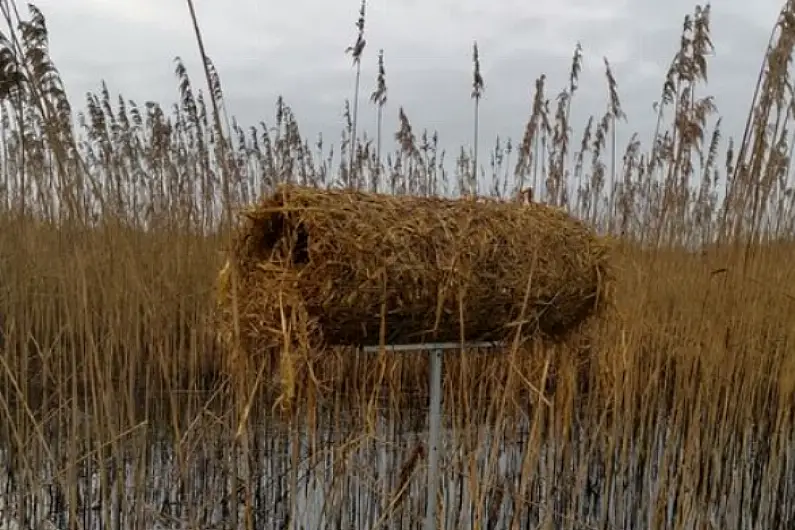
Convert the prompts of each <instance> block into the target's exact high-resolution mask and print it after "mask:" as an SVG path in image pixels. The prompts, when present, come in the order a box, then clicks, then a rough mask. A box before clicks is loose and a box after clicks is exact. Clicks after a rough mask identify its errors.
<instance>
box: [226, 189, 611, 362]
mask: <svg viewBox="0 0 795 530" xmlns="http://www.w3.org/2000/svg"><path fill="white" fill-rule="evenodd" d="M242 218H243V219H242V220H243V223H242V225H241V226H240V228H239V233H238V234H237V236H236V239H235V241H234V244H233V248H232V252H231V255H230V258H229V261H228V263H227V267H225V270H224V272H223V273H222V275H221V276H222V278H221V280H222V281H223V282H225V283H224V285H226V284H228V275H229V274H236V276H237V278H238V282H239V283H238V285H239V291H238V308H239V315H240V323H241V335H242V339H243V342H244V344H245V346H246V349H249V348H266V347H269V346H278V345H279V344H281V343H283V340H284V335H285V333H288V332H289V333H291V334H292V335H296V334H297V335H302V337H297V338H298V339H299V340H301V341H302V342H303V343H305V344H313V345H315V346H320V345H324V346H336V345H347V346H364V345H376V344H380V342H381V340H383V342H384V343H385V344H406V343H417V342H431V341H433V342H441V341H461V340H465V341H482V340H498V341H499V340H505V339H511V338H512V337H513V335H514V333H515V332H516V325H517V323H519V322H521V323H522V334H523V335H525V336H527V335H534V334H535V335H542V336H544V337H546V338H551V339H559V338H561V337H562V336H564V335H565V334H566V333H567V332H569V331H571V330H572V329H574V328H576V327H578V326H579V325H580V324H581V323H582V322H583V321H585V320H586V319H588V318H589V317H591V316H593V315H595V314H597V313H598V312H599V311H600V309H601V308H602V307H603V306H604V304H605V303H606V300H605V296H604V294H605V291H604V287H605V285H606V284H607V283H608V282H611V281H612V276H611V273H610V269H609V250H608V249H609V247H608V245H607V244H606V243H605V242H603V241H602V240H601V239H600V238H598V237H597V236H596V235H595V234H594V233H593V232H592V231H591V230H590V229H589V228H588V227H587V226H585V225H584V224H582V223H581V222H579V221H578V220H576V219H574V218H572V217H570V216H569V215H567V214H566V213H564V212H562V211H560V210H558V209H556V208H552V207H548V206H545V205H542V204H532V203H531V204H528V205H522V204H518V203H513V202H504V201H497V200H486V201H477V202H476V201H468V200H453V199H445V198H439V197H414V196H392V195H382V194H372V193H363V192H357V191H347V190H344V191H343V190H323V189H317V188H306V187H297V186H282V187H280V188H279V189H277V191H276V192H274V193H273V194H272V195H270V196H268V197H266V198H264V199H263V200H262V201H261V202H260V203H259V204H257V205H256V206H254V207H252V208H249V209H248V210H246V211H244V212H243V216H242ZM230 304H231V298H230V296H229V289H228V288H222V290H221V297H220V306H221V310H222V314H223V317H222V320H223V323H222V324H223V325H224V326H226V329H227V330H228V329H231V321H230V319H231V315H232V312H231V309H230Z"/></svg>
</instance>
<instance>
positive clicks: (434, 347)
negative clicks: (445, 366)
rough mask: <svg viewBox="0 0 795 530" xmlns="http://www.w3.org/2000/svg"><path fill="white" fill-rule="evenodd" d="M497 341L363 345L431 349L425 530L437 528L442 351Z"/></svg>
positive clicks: (493, 345) (369, 350) (368, 348)
mask: <svg viewBox="0 0 795 530" xmlns="http://www.w3.org/2000/svg"><path fill="white" fill-rule="evenodd" d="M499 346H500V343H498V342H470V343H465V344H461V343H457V342H442V343H435V344H427V343H426V344H394V345H385V346H384V347H383V348H382V347H381V346H364V347H363V348H362V349H363V351H364V352H366V353H378V352H380V351H390V352H393V353H400V352H409V351H428V352H429V354H428V358H429V360H430V370H429V371H428V372H429V374H428V379H429V381H428V382H429V384H430V403H429V404H428V423H429V433H428V495H427V503H428V506H427V508H426V512H425V530H436V497H437V492H438V490H439V446H440V444H441V442H440V441H439V438H440V436H441V429H442V353H443V352H444V350H459V351H460V350H462V349H463V348H467V347H468V348H497V347H499Z"/></svg>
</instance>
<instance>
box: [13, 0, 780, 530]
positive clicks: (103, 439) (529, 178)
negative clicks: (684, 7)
mask: <svg viewBox="0 0 795 530" xmlns="http://www.w3.org/2000/svg"><path fill="white" fill-rule="evenodd" d="M0 7H2V12H3V13H4V14H8V18H7V21H8V25H9V27H8V28H7V31H6V33H5V35H6V36H5V37H4V38H2V39H0V70H1V71H2V72H3V74H4V80H5V82H4V83H2V84H0V136H2V140H3V142H2V145H3V149H2V150H0V326H1V327H0V332H1V334H0V350H2V355H0V418H2V419H3V421H2V422H0V442H1V445H0V462H2V465H0V468H2V469H4V470H6V471H5V473H4V474H3V475H2V476H0V483H1V484H0V492H2V493H0V519H2V521H0V526H2V525H6V526H5V527H10V525H11V521H12V520H13V522H14V523H16V524H18V525H20V526H21V527H42V526H41V525H43V524H45V523H44V521H45V520H49V521H50V523H51V524H55V525H56V526H57V527H59V528H70V529H72V528H87V527H91V526H99V525H101V526H102V527H103V528H104V527H113V528H123V527H139V526H140V527H153V526H155V525H157V524H160V525H164V526H169V527H176V526H177V525H178V524H181V525H185V526H189V527H196V528H199V527H201V528H207V527H211V526H213V525H216V524H225V525H226V526H231V527H240V528H276V527H281V526H282V525H284V524H287V523H289V522H290V521H296V522H299V523H301V524H303V525H304V526H305V527H307V528H309V527H311V528H343V527H345V528H349V527H352V526H356V527H362V528H364V527H373V525H375V524H376V523H379V524H384V525H386V526H387V527H389V528H404V527H408V526H410V525H412V524H415V523H416V522H417V521H418V519H419V518H420V517H421V516H422V514H423V513H424V507H423V503H424V493H423V484H424V472H423V466H424V460H425V455H426V454H427V451H426V450H425V447H424V444H423V441H422V434H421V433H422V431H423V430H424V429H425V428H426V427H425V426H426V418H425V414H424V405H425V401H424V400H425V398H426V393H427V382H426V379H427V366H426V361H425V360H424V358H423V357H412V356H403V357H398V356H391V355H389V354H378V355H375V356H373V357H366V356H365V355H364V354H362V353H357V352H354V351H334V352H330V353H329V354H328V356H326V357H324V358H323V359H321V360H319V361H318V362H319V363H320V364H319V365H314V364H312V363H305V364H303V365H302V366H303V368H301V370H296V371H295V372H294V373H279V372H278V371H277V370H276V369H275V368H273V367H271V366H267V363H264V362H263V363H257V362H249V361H246V359H245V358H244V357H243V356H241V357H240V364H239V365H237V370H236V371H231V370H228V369H226V368H225V366H224V364H223V362H222V360H223V357H224V355H225V352H224V351H222V350H221V349H220V346H219V343H218V341H217V337H216V334H215V329H214V325H213V321H212V318H213V314H214V308H215V303H216V294H217V293H216V292H215V287H214V285H215V284H214V282H215V280H216V276H217V272H218V270H219V269H221V267H222V266H223V264H224V262H225V259H226V251H227V250H228V249H229V245H230V244H231V240H230V239H229V237H228V236H229V233H230V229H231V228H232V225H233V223H234V221H233V219H234V214H235V210H236V208H237V207H238V206H243V205H249V204H253V203H255V202H257V201H258V200H260V199H261V198H262V197H263V196H268V194H270V193H272V192H273V190H275V189H276V187H277V186H279V185H280V184H284V183H289V184H297V185H301V186H306V187H318V188H328V187H345V188H353V189H361V190H368V191H378V192H382V193H387V194H390V195H411V196H424V197H433V196H438V195H448V196H449V195H458V194H461V193H465V192H467V191H469V190H470V189H471V188H470V187H468V184H469V183H473V182H475V181H476V179H475V176H476V175H477V174H480V175H481V178H480V180H479V181H478V182H484V179H485V183H486V187H485V188H483V189H485V190H488V191H486V194H488V195H490V196H492V197H499V198H507V197H510V196H512V195H514V194H515V193H516V192H517V191H518V190H519V189H521V188H524V187H526V186H531V187H532V188H533V190H534V195H535V198H536V199H537V200H538V201H541V202H545V203H548V204H550V205H553V206H555V207H559V208H562V209H564V210H565V211H566V212H568V213H569V214H571V215H573V216H575V217H577V218H579V219H581V220H582V221H584V222H585V223H588V224H589V225H591V226H592V227H594V229H595V230H597V231H599V232H600V233H601V234H603V235H605V236H609V237H612V238H614V239H615V240H616V241H617V246H616V258H615V261H616V284H615V292H614V298H615V303H614V305H615V307H614V314H613V315H612V316H611V318H608V319H603V320H600V321H599V322H598V323H597V324H596V325H595V326H594V327H593V329H591V330H589V331H588V332H587V333H583V334H582V335H581V336H579V337H576V340H572V341H570V342H567V343H565V344H556V343H555V344H542V343H533V344H530V345H528V346H527V348H526V350H525V351H520V350H519V349H518V348H512V349H509V350H507V351H504V352H483V351H473V352H466V353H465V354H462V355H456V356H450V357H449V358H447V359H446V365H445V375H444V393H445V400H444V405H443V408H444V412H445V425H444V429H443V432H444V440H445V443H444V449H443V452H442V474H443V480H442V490H441V491H440V494H439V504H440V509H439V510H438V513H439V514H440V517H441V518H442V519H443V520H444V521H446V522H447V524H448V527H453V528H484V527H485V528H507V527H511V528H536V527H539V526H542V527H545V528H583V527H585V528H593V527H599V528H609V527H614V526H629V527H632V528H635V527H643V528H662V527H665V528H694V527H709V526H707V525H710V524H711V525H713V527H731V528H749V529H750V528H784V527H787V525H790V524H792V515H791V514H792V511H793V504H792V500H791V498H792V496H791V492H792V488H795V469H793V465H792V459H791V458H790V455H791V452H792V448H793V415H792V410H793V405H795V403H793V395H794V393H795V355H793V351H795V350H794V349H793V346H795V321H793V317H792V315H793V314H795V313H793V304H794V303H795V291H792V289H790V287H789V286H792V285H795V269H793V268H792V267H790V266H789V264H791V263H792V262H793V258H795V244H793V242H792V234H793V233H795V215H793V213H794V209H793V207H794V206H795V204H794V201H795V193H793V178H792V176H791V172H790V168H789V163H790V155H789V152H790V148H791V142H792V140H791V138H790V135H789V132H788V131H789V130H790V129H791V127H792V123H791V115H790V114H791V113H790V112H789V109H790V108H791V107H792V104H793V96H792V94H791V91H790V90H789V89H788V86H789V85H788V79H789V77H790V71H789V68H790V64H791V58H792V49H793V45H795V27H794V26H793V21H794V20H795V3H794V2H792V1H787V2H786V3H785V4H784V5H783V7H782V11H781V14H780V16H779V18H778V20H777V21H776V23H775V27H774V31H773V33H772V36H771V41H770V46H769V48H768V50H767V51H766V53H765V55H764V58H763V65H762V69H761V72H760V76H759V81H758V86H757V90H756V92H755V94H754V97H753V100H752V101H751V102H750V106H749V114H748V122H747V125H746V128H745V130H744V131H741V132H740V131H738V132H737V134H738V135H737V137H736V140H735V139H734V138H730V139H729V141H728V142H727V143H726V144H725V145H724V143H723V141H722V139H723V136H724V132H723V130H722V129H721V122H720V118H719V114H718V107H717V104H718V102H716V101H714V100H713V98H711V97H709V96H708V95H706V94H708V87H707V86H706V79H707V66H708V64H709V58H710V52H711V40H710V9H709V7H708V6H706V7H700V6H699V7H697V8H695V10H694V12H693V13H692V14H689V15H688V16H687V17H686V18H685V21H684V26H683V33H682V35H681V37H680V38H679V39H678V40H675V41H674V40H673V39H672V42H674V43H676V44H677V46H679V49H677V50H676V54H675V56H674V59H673V60H672V62H671V65H670V69H669V71H668V73H667V75H666V78H665V79H664V80H663V85H662V90H661V94H660V97H659V101H660V104H659V106H658V112H659V114H658V123H657V128H656V131H655V133H654V136H653V137H652V138H650V139H649V141H648V143H644V142H643V141H642V140H641V138H639V137H638V136H633V137H632V138H631V140H630V142H629V143H628V145H626V146H623V147H621V146H618V145H616V138H617V134H616V131H617V130H618V128H619V127H629V125H627V122H626V120H625V118H626V117H625V115H624V113H623V111H622V107H621V101H620V98H619V93H618V84H619V82H620V80H617V79H615V77H614V75H613V73H612V71H611V69H610V66H609V63H607V62H606V63H605V82H606V85H607V87H608V95H609V97H608V101H607V110H606V111H605V112H604V113H603V114H595V115H594V116H592V117H591V118H590V119H589V120H588V121H587V123H585V124H584V126H583V128H582V129H581V130H579V131H577V132H576V134H575V132H574V130H573V127H574V125H573V124H572V123H570V108H571V104H572V100H573V97H574V95H575V94H576V93H577V91H579V90H583V88H582V87H579V86H578V76H579V72H580V68H581V64H582V56H583V54H584V53H587V51H584V50H582V49H581V48H580V46H579V45H578V46H577V47H576V48H575V52H574V56H573V59H572V65H571V74H570V78H569V79H568V80H566V84H565V88H564V89H563V90H562V91H561V93H560V94H559V95H558V96H557V97H556V98H554V99H553V100H552V101H550V98H549V95H548V90H549V87H548V83H549V80H548V79H547V78H546V77H545V76H541V77H539V79H538V81H537V83H536V87H535V95H534V97H533V99H532V101H530V102H529V105H530V116H529V117H528V121H527V126H526V129H525V131H524V135H523V137H522V138H521V139H520V141H519V142H517V143H516V144H515V145H516V147H514V143H512V142H510V141H505V140H504V139H497V141H496V142H495V145H494V149H493V152H492V154H491V157H490V160H488V161H486V162H487V164H484V163H483V162H484V161H482V160H478V161H475V159H474V155H472V156H470V155H469V154H468V153H467V150H468V149H467V148H465V147H462V149H461V152H460V154H459V156H458V157H457V158H456V159H455V160H454V163H453V164H452V169H451V168H448V165H447V164H446V163H445V162H444V160H445V159H446V156H445V153H444V152H443V151H441V150H440V149H439V148H438V135H437V133H436V132H431V131H426V130H423V131H422V132H420V133H418V132H416V131H419V129H416V127H415V124H413V123H411V122H410V121H409V118H408V116H407V115H406V113H405V112H404V110H403V109H402V108H400V107H398V108H397V109H392V107H390V106H389V105H387V100H386V73H385V72H386V68H385V67H384V58H383V55H382V54H381V55H379V66H380V69H379V70H380V75H379V78H378V80H377V86H376V92H375V94H374V97H373V98H372V99H371V102H372V103H373V104H374V105H376V110H377V112H378V115H379V116H381V115H382V114H381V113H382V112H395V111H397V113H398V117H399V121H400V126H399V130H398V131H396V132H395V134H394V137H393V138H394V142H392V144H390V143H389V142H388V141H387V140H388V138H389V137H388V136H387V134H386V133H382V131H381V126H380V125H379V127H378V142H377V147H375V148H374V146H373V144H372V143H371V142H370V140H369V139H368V138H367V137H366V136H365V135H362V136H364V137H363V138H359V137H358V136H359V132H358V131H359V130H360V126H359V125H361V124H360V123H359V124H357V125H355V123H356V122H358V120H359V118H358V110H356V109H355V110H354V114H356V115H357V117H354V118H350V119H349V121H347V122H346V123H345V124H343V127H344V128H345V131H346V132H345V133H344V135H343V138H344V140H345V145H343V146H342V147H343V148H344V149H343V150H342V151H337V150H334V149H333V148H332V147H330V146H326V145H322V144H321V145H312V144H310V142H309V141H308V140H306V139H305V138H304V136H303V135H302V133H301V132H300V128H299V125H298V118H297V117H296V116H295V114H294V113H293V111H292V110H291V108H290V107H289V105H288V104H287V102H286V101H285V100H284V99H283V98H279V100H278V101H277V102H276V108H275V115H274V117H273V118H272V119H271V120H270V123H267V124H265V123H263V125H262V126H259V127H255V128H251V129H247V128H245V126H244V125H242V124H240V123H238V122H237V120H236V119H235V118H233V117H230V118H229V120H228V121H227V118H226V116H225V115H224V113H223V108H224V106H223V90H222V89H221V83H220V79H219V76H218V74H217V72H216V71H215V69H214V67H213V65H212V62H211V61H210V60H206V61H205V67H206V69H205V71H204V72H203V74H204V76H205V80H206V84H207V88H206V89H205V88H199V87H198V86H196V85H194V83H193V80H192V79H191V77H190V76H189V73H188V71H187V69H186V68H185V67H184V65H183V64H182V63H181V62H179V61H178V62H177V67H176V71H175V74H176V78H177V84H178V87H179V90H180V96H181V97H180V100H179V101H178V102H177V103H176V104H175V105H174V106H173V108H171V110H170V111H169V110H168V108H167V107H162V106H160V105H159V104H157V103H147V104H146V105H143V106H139V105H138V104H137V103H135V102H133V101H129V100H127V99H125V98H124V97H122V96H121V95H112V93H111V91H110V89H109V88H108V87H106V86H104V84H103V85H102V86H101V87H100V89H99V90H98V92H97V93H96V94H88V95H87V97H86V100H85V102H84V104H83V107H82V108H81V110H79V111H78V110H76V109H75V107H73V105H72V102H70V101H69V100H68V98H67V97H66V92H65V89H64V86H63V83H62V81H61V79H60V76H59V74H58V70H57V68H56V65H54V64H53V62H52V60H51V59H50V56H49V51H48V50H49V48H48V46H49V38H48V34H47V27H46V21H45V17H44V15H43V13H42V12H41V11H39V10H38V9H37V8H36V7H35V6H30V7H29V9H28V12H27V16H26V17H25V18H21V19H17V18H16V17H17V15H16V10H15V9H14V7H15V6H14V5H13V3H12V2H10V0H0ZM364 13H365V9H364V3H363V4H362V8H361V11H360V15H361V18H362V21H361V26H360V27H361V28H363V27H364V20H363V19H364ZM194 20H195V21H196V22H197V24H196V30H197V36H200V34H201V33H200V26H199V24H198V22H199V21H200V20H201V13H200V12H198V13H196V12H194ZM55 45H57V43H56V44H55ZM201 50H202V52H201V53H202V55H203V56H205V57H206V56H207V54H208V53H210V52H211V50H204V48H203V46H202V47H201ZM466 56H467V50H462V57H463V58H464V59H466ZM356 57H357V59H356V61H357V62H356V63H355V64H356V65H357V70H356V73H355V75H356V76H357V78H358V77H359V75H360V72H359V70H358V66H359V65H366V64H368V61H369V59H368V56H367V55H366V54H365V53H364V50H363V48H362V49H361V50H360V51H359V53H358V55H357V56H356ZM483 57H485V58H486V60H487V57H488V53H487V52H486V53H484V55H483ZM479 61H480V58H479V56H476V59H475V62H476V74H475V76H476V78H477V77H478V75H479ZM362 79H364V77H362ZM499 82H500V81H499V79H492V80H490V81H489V83H490V85H492V86H493V85H496V84H498V83H499ZM466 89H467V87H462V90H466ZM358 92H359V89H358V88H357V94H356V101H358ZM655 96H657V95H650V98H651V97H655ZM479 98H480V95H478V96H477V97H475V98H474V99H475V101H474V104H475V109H474V110H475V124H473V135H472V138H473V141H480V140H482V139H479V135H478V131H477V119H478V115H479V112H481V111H482V108H480V107H479V106H478V104H479V102H480V99H479ZM390 109H392V110H390ZM551 109H554V112H552V110H551ZM464 111H467V110H466V109H462V112H464ZM467 112H469V111H467ZM227 123H228V125H227ZM379 123H380V122H379ZM382 140H383V142H382ZM475 163H477V164H478V167H475V166H474V164H475ZM462 184H463V186H462ZM235 333H239V331H237V332H235ZM293 353H294V352H292V351H289V350H286V349H285V350H281V351H280V353H279V355H282V356H290V355H293ZM293 365H294V363H284V364H282V366H293ZM324 374H342V375H344V377H340V376H338V375H335V376H334V377H331V376H327V375H324ZM285 379H287V380H289V381H290V382H291V383H290V386H289V388H291V391H290V396H288V397H289V398H290V399H289V400H287V401H285V400H282V401H281V402H280V403H281V404H282V405H284V406H283V407H282V408H280V409H279V408H274V400H275V398H276V397H278V396H279V394H280V393H282V390H283V388H284V386H283V385H282V383H283V381H284V380H285Z"/></svg>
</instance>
